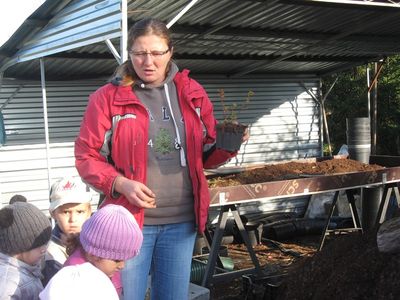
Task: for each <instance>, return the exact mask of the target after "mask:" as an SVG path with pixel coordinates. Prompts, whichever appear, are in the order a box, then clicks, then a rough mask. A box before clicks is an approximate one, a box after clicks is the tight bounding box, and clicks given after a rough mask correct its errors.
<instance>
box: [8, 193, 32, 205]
mask: <svg viewBox="0 0 400 300" xmlns="http://www.w3.org/2000/svg"><path fill="white" fill-rule="evenodd" d="M27 201H28V200H27V199H26V197H25V196H22V195H18V194H16V195H14V196H12V197H11V198H10V202H9V204H13V203H15V202H27Z"/></svg>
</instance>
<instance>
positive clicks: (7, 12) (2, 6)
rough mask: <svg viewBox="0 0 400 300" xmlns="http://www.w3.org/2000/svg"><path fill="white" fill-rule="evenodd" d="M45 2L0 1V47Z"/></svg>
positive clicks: (26, 0)
mask: <svg viewBox="0 0 400 300" xmlns="http://www.w3.org/2000/svg"><path fill="white" fill-rule="evenodd" d="M44 1H45V0H0V46H1V45H3V44H4V43H5V42H6V41H7V40H8V39H9V38H10V37H11V36H12V34H13V33H14V32H15V31H16V30H17V29H18V27H19V26H20V25H21V24H22V23H23V22H24V21H25V20H26V18H28V17H29V16H30V15H31V14H32V13H33V12H34V11H35V10H36V8H38V7H39V6H40V5H41V4H42V3H43V2H44Z"/></svg>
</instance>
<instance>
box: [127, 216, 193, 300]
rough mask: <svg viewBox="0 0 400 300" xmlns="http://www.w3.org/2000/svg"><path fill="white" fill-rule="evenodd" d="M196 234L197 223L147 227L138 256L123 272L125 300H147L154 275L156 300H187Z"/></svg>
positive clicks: (153, 290) (152, 291)
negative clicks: (149, 285) (149, 281)
mask: <svg viewBox="0 0 400 300" xmlns="http://www.w3.org/2000/svg"><path fill="white" fill-rule="evenodd" d="M195 239H196V231H195V228H194V223H193V222H186V223H176V224H167V225H145V226H144V227H143V245H142V248H141V249H140V253H139V255H138V256H136V257H134V258H132V259H130V260H128V261H126V263H125V268H124V269H123V270H122V284H123V290H124V300H143V299H144V297H145V295H146V289H147V277H148V275H149V274H150V275H151V287H150V295H151V299H152V300H156V299H157V300H158V299H162V300H166V299H171V300H187V299H188V295H189V282H190V273H191V263H192V256H193V247H194V242H195Z"/></svg>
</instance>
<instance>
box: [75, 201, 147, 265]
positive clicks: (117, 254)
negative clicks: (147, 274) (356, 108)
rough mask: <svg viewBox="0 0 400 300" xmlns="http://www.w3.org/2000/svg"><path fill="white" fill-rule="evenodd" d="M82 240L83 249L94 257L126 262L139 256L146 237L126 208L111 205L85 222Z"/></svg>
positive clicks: (81, 235) (81, 234)
mask: <svg viewBox="0 0 400 300" xmlns="http://www.w3.org/2000/svg"><path fill="white" fill-rule="evenodd" d="M80 241H81V244H82V247H83V249H85V251H86V252H88V253H90V254H92V255H95V256H98V257H101V258H105V259H112V260H127V259H129V258H131V257H134V256H136V255H137V254H138V253H139V250H140V247H141V246H142V242H143V235H142V231H141V230H140V228H139V225H138V224H137V223H136V220H135V218H134V217H133V216H132V214H131V213H130V212H129V211H128V210H127V209H126V208H124V207H122V206H120V205H114V204H109V205H107V206H104V207H102V208H101V209H100V210H98V211H97V212H96V213H94V214H93V215H92V216H91V217H90V218H89V219H88V220H86V221H85V223H83V225H82V230H81V233H80Z"/></svg>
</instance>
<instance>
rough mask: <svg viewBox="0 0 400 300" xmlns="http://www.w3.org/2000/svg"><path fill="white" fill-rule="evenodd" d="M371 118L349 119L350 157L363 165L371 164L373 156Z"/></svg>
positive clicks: (347, 120) (347, 126)
mask: <svg viewBox="0 0 400 300" xmlns="http://www.w3.org/2000/svg"><path fill="white" fill-rule="evenodd" d="M369 124H370V123H369V118H347V119H346V128H347V130H346V136H347V146H348V149H349V156H350V158H351V159H354V160H357V161H360V162H362V163H365V164H368V163H369V156H370V155H371V130H370V125H369Z"/></svg>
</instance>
